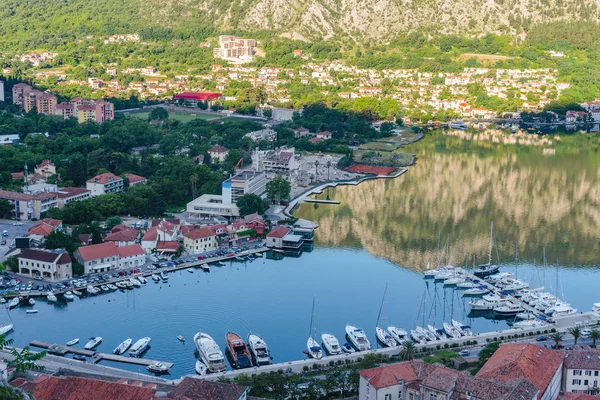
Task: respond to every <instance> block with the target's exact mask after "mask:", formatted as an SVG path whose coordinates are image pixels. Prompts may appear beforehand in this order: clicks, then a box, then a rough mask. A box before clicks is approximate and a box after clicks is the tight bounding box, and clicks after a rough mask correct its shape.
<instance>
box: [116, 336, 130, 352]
mask: <svg viewBox="0 0 600 400" xmlns="http://www.w3.org/2000/svg"><path fill="white" fill-rule="evenodd" d="M131 342H133V339H131V338H127V339H125V340H124V341H123V343H121V344H120V345H118V346H117V347H116V348H115V349H114V350H113V353H114V354H116V355H121V354H124V353H125V352H126V351H127V349H129V348H130V347H131Z"/></svg>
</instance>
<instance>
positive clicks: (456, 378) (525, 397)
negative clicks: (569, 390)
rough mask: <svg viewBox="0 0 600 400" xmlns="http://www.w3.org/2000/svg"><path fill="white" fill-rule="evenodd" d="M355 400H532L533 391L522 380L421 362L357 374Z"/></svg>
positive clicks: (535, 389) (535, 393) (533, 398)
mask: <svg viewBox="0 0 600 400" xmlns="http://www.w3.org/2000/svg"><path fill="white" fill-rule="evenodd" d="M359 375H360V377H359V390H358V393H359V396H358V398H359V400H416V399H427V400H430V399H436V400H451V399H452V400H454V399H456V400H459V399H460V400H462V399H470V400H491V399H494V400H535V399H536V396H537V394H538V390H537V388H536V387H535V386H534V385H533V384H532V383H530V382H529V381H527V380H525V379H520V380H515V381H512V382H509V383H504V382H496V381H491V380H487V379H483V378H479V377H476V376H472V375H470V374H469V373H467V372H459V371H455V370H452V369H449V368H446V367H442V366H439V365H433V364H428V363H426V362H424V361H421V360H417V361H408V362H402V363H398V364H391V365H385V366H381V367H377V368H371V369H366V370H362V371H359Z"/></svg>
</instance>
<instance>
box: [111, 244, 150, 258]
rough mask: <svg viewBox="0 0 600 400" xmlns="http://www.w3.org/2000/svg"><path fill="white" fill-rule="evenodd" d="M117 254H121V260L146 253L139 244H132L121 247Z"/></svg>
mask: <svg viewBox="0 0 600 400" xmlns="http://www.w3.org/2000/svg"><path fill="white" fill-rule="evenodd" d="M117 253H118V254H119V258H124V257H133V256H139V255H142V254H145V253H144V249H142V246H140V245H139V244H137V243H136V244H130V245H128V246H121V247H118V248H117Z"/></svg>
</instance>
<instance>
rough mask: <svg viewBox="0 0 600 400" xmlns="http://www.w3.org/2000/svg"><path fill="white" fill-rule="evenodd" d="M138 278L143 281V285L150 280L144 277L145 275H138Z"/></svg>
mask: <svg viewBox="0 0 600 400" xmlns="http://www.w3.org/2000/svg"><path fill="white" fill-rule="evenodd" d="M136 279H137V280H138V281H140V282H141V283H142V285H143V284H145V283H148V280H147V279H146V278H144V277H143V276H141V275H140V276H138V277H137V278H136Z"/></svg>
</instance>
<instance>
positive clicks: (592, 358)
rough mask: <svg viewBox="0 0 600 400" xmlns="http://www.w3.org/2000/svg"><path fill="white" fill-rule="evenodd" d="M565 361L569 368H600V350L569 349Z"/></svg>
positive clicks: (566, 366)
mask: <svg viewBox="0 0 600 400" xmlns="http://www.w3.org/2000/svg"><path fill="white" fill-rule="evenodd" d="M564 361H565V368H568V369H600V350H598V349H590V350H573V351H568V352H566V353H565V360H564Z"/></svg>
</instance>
